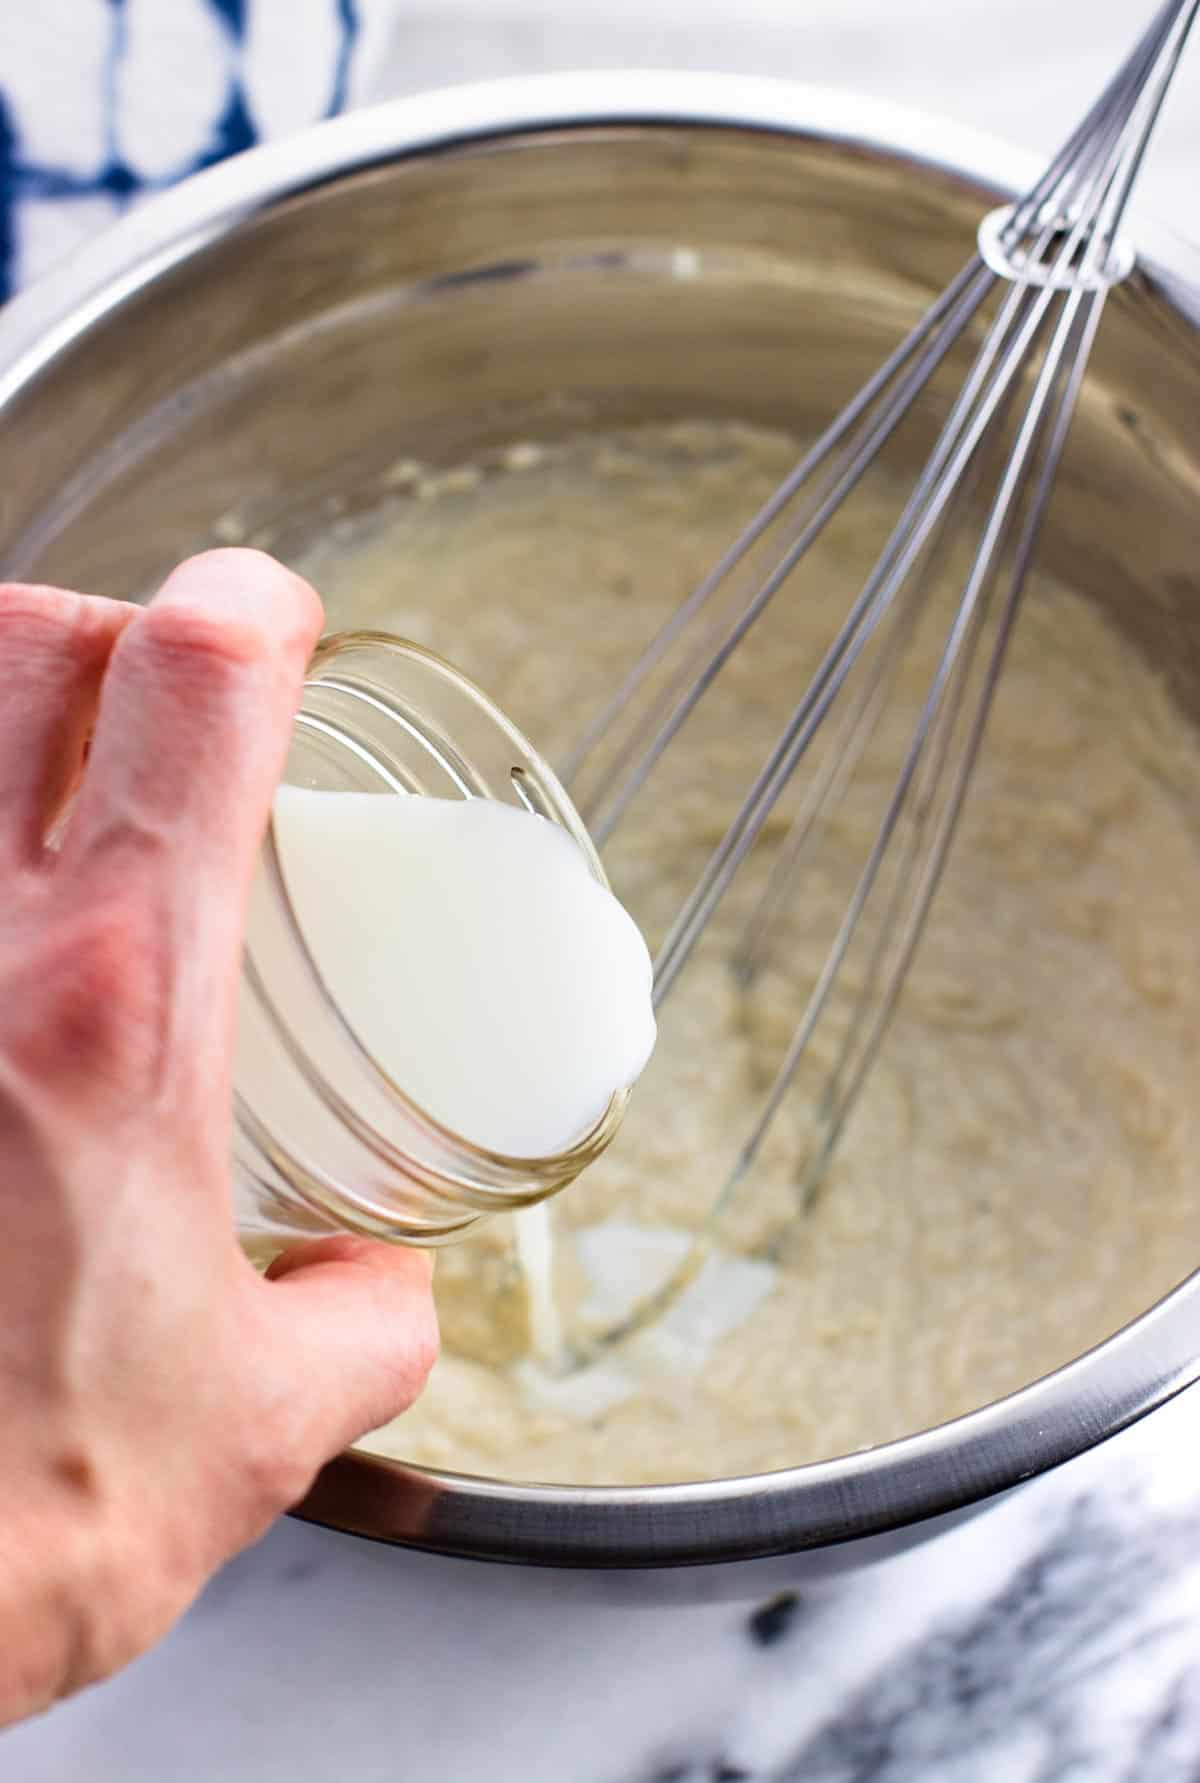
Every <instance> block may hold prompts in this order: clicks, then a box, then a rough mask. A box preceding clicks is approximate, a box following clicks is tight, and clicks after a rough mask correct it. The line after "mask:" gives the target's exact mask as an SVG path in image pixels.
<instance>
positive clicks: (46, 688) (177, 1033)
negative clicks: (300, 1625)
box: [0, 551, 437, 1724]
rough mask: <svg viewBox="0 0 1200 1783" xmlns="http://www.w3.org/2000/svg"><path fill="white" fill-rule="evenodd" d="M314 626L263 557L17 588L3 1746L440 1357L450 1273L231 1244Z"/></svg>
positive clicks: (9, 597)
mask: <svg viewBox="0 0 1200 1783" xmlns="http://www.w3.org/2000/svg"><path fill="white" fill-rule="evenodd" d="M320 623H321V607H320V603H319V601H318V600H317V597H316V596H315V594H314V593H313V591H312V590H311V589H310V588H309V587H308V586H307V584H306V583H304V582H302V581H301V580H300V579H299V578H298V577H296V576H293V575H291V574H290V573H289V572H288V571H287V570H285V569H283V568H282V567H281V566H280V565H279V564H277V563H275V562H274V561H273V560H272V559H270V558H268V557H265V556H263V555H262V554H261V553H258V552H254V551H214V552H210V553H208V554H206V555H204V556H201V557H196V558H193V559H191V560H190V561H189V562H187V563H185V564H183V565H182V566H181V567H180V568H179V569H177V570H176V571H175V572H174V573H173V574H172V575H171V576H170V577H169V578H168V580H167V582H166V583H165V585H164V587H163V588H162V590H161V592H160V593H159V594H158V596H157V597H156V598H155V600H154V601H153V602H151V604H150V605H149V606H148V607H144V608H142V607H135V606H131V605H127V604H126V603H124V602H118V601H107V600H101V599H95V598H89V597H86V596H82V595H75V594H68V593H64V592H62V591H59V590H55V589H47V588H28V587H18V586H3V587H0V688H2V689H3V696H2V699H0V884H2V885H3V887H4V895H3V901H2V904H0V1220H2V1230H3V1242H2V1243H0V1724H3V1723H4V1722H6V1721H11V1720H13V1719H15V1718H17V1717H19V1716H21V1715H25V1714H29V1713H31V1712H32V1711H34V1710H35V1709H38V1708H41V1707H43V1706H45V1705H47V1704H48V1703H50V1702H51V1701H53V1700H54V1699H55V1698H56V1697H58V1696H60V1695H63V1694H65V1693H66V1692H68V1691H70V1690H73V1689H75V1688H77V1687H78V1686H80V1685H82V1684H85V1683H88V1682H90V1681H92V1680H95V1679H98V1678H101V1677H104V1676H106V1675H107V1674H108V1673H110V1672H111V1671H113V1670H114V1669H115V1668H116V1667H118V1666H120V1665H122V1664H124V1663H125V1662H126V1661H127V1660H129V1659H131V1658H132V1657H133V1656H134V1655H136V1654H137V1653H139V1652H141V1651H142V1650H143V1649H144V1648H145V1647H147V1646H148V1645H150V1644H151V1643H152V1642H153V1641H154V1640H155V1639H156V1638H157V1637H158V1636H159V1635H161V1634H162V1633H163V1632H164V1631H165V1630H166V1629H167V1628H168V1626H169V1625H170V1624H171V1623H172V1622H173V1621H174V1620H175V1618H176V1617H177V1616H178V1615H179V1614H180V1613H181V1612H182V1611H183V1609H184V1608H185V1607H186V1606H187V1604H188V1603H189V1602H190V1601H191V1600H192V1598H193V1597H194V1596H195V1595H196V1593H197V1592H198V1591H199V1589H200V1587H201V1586H202V1585H203V1584H204V1582H205V1580H206V1579H207V1578H208V1577H209V1575H210V1574H211V1573H212V1572H213V1571H214V1570H215V1569H216V1568H217V1567H218V1566H219V1565H220V1564H221V1562H222V1561H224V1560H225V1559H226V1558H227V1557H228V1556H229V1555H230V1554H232V1553H234V1552H235V1551H236V1550H237V1549H238V1548H240V1547H242V1546H243V1545H245V1544H246V1543H247V1542H249V1541H251V1540H253V1539H254V1538H255V1537H256V1536H258V1535H259V1534H260V1533H261V1532H262V1531H263V1530H264V1529H265V1528H266V1527H267V1525H268V1524H269V1523H270V1522H271V1520H272V1519H273V1518H274V1517H275V1516H276V1515H278V1514H279V1513H280V1512H281V1511H283V1510H285V1509H286V1508H287V1507H288V1506H289V1505H291V1504H293V1503H295V1502H296V1500H298V1499H299V1498H300V1497H302V1496H303V1494H304V1492H305V1491H306V1489H307V1487H308V1485H309V1483H310V1481H311V1480H312V1478H313V1476H314V1474H315V1473H316V1471H317V1469H318V1468H319V1467H320V1466H321V1465H322V1463H323V1462H324V1461H326V1460H327V1459H328V1458H329V1457H330V1456H331V1455H333V1454H335V1453H336V1452H337V1451H338V1450H339V1449H340V1448H342V1447H344V1446H345V1444H346V1443H348V1442H350V1441H352V1440H353V1439H354V1438H355V1437H357V1436H360V1435H362V1434H363V1433H364V1432H365V1431H366V1430H368V1429H371V1428H373V1427H374V1426H375V1425H377V1424H381V1423H383V1422H384V1421H385V1420H387V1419H388V1418H390V1417H393V1416H395V1415H396V1414H397V1413H398V1412H401V1411H403V1410H404V1409H406V1407H407V1406H408V1405H409V1404H411V1402H412V1400H413V1399H414V1398H415V1397H416V1395H417V1394H418V1392H419V1391H420V1389H421V1387H422V1385H423V1383H424V1380H425V1377H426V1375H427V1374H428V1371H429V1369H430V1367H431V1365H432V1362H433V1358H434V1355H435V1352H436V1347H437V1334H436V1321H435V1316H434V1312H433V1303H432V1298H431V1293H430V1275H431V1268H430V1261H429V1258H428V1256H427V1255H425V1254H423V1253H421V1252H418V1251H412V1250H405V1249H401V1248H397V1247H394V1246H385V1245H379V1244H373V1243H368V1242H366V1241H364V1240H359V1239H352V1238H348V1237H347V1238H331V1239H326V1240H319V1241H317V1242H314V1243H307V1244H303V1245H297V1246H295V1247H293V1248H292V1249H291V1250H290V1251H288V1252H286V1253H285V1254H284V1255H283V1256H282V1257H280V1258H279V1259H277V1261H276V1263H275V1264H274V1265H273V1266H272V1269H271V1271H270V1272H269V1277H268V1278H267V1279H263V1278H261V1277H260V1276H258V1275H257V1274H256V1273H255V1272H254V1270H253V1269H252V1268H251V1266H250V1265H249V1264H248V1263H247V1262H246V1260H245V1258H244V1257H243V1256H242V1254H241V1252H240V1250H239V1249H238V1246H237V1243H236V1240H235V1238H234V1233H233V1222H232V1209H231V1185H230V1165H229V1159H230V1146H231V1132H232V1115H231V1055H232V1044H233V1035H234V1026H235V1008H236V991H237V983H238V977H239V971H240V963H241V948H242V926H243V920H244V911H245V905H246V899H247V894H248V890H249V885H250V880H251V876H252V873H253V870H254V866H255V862H256V858H257V854H258V848H259V843H260V839H261V836H262V832H263V829H264V826H265V824H266V820H267V815H268V812H269V809H270V803H271V798H272V795H273V793H274V790H275V786H276V784H277V781H278V779H279V775H280V773H281V771H282V767H283V762H284V758H285V755H286V752H287V747H288V742H289V738H290V732H291V724H292V719H293V716H294V713H295V708H296V704H297V701H298V698H299V692H300V686H301V681H302V677H303V672H304V668H305V664H306V663H307V660H308V657H309V653H310V651H311V649H312V646H313V643H314V641H315V639H316V636H317V632H318V629H319V626H320ZM89 737H90V738H91V742H90V748H89V747H88V739H89ZM85 754H86V761H85V759H84V758H85ZM72 793H74V794H75V797H74V801H73V803H72V805H71V809H70V815H69V819H68V820H67V822H66V824H65V827H64V829H63V833H62V835H61V837H60V838H59V839H58V841H57V843H56V845H55V846H47V841H46V837H47V832H48V830H49V829H50V827H51V825H52V824H53V823H54V821H55V819H56V818H57V817H59V816H60V815H61V813H62V811H63V809H64V805H65V803H66V801H67V800H68V798H69V797H70V796H71V794H72Z"/></svg>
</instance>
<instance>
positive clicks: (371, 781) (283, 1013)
mask: <svg viewBox="0 0 1200 1783" xmlns="http://www.w3.org/2000/svg"><path fill="white" fill-rule="evenodd" d="M284 779H285V781H287V782H288V783H290V784H292V785H297V786H303V787H308V788H311V789H315V790H321V791H344V792H349V791H352V792H367V793H375V794H378V795H379V796H380V797H386V798H397V797H399V798H404V797H409V796H413V795H417V796H419V795H422V794H426V795H435V796H438V797H442V798H464V799H465V798H490V799H499V800H502V801H504V802H506V803H508V804H512V805H518V806H521V807H523V808H524V809H525V810H528V811H532V812H535V813H536V814H538V815H539V816H541V817H544V818H547V819H548V820H549V821H551V822H553V823H558V824H561V825H562V827H563V828H564V829H565V830H567V831H568V833H569V834H570V835H571V836H572V837H573V838H574V839H575V841H576V843H577V844H578V845H579V847H580V848H581V849H582V851H583V854H584V856H585V858H586V860H587V862H588V865H589V867H590V869H591V871H592V872H593V874H594V875H595V877H596V878H597V879H598V880H599V881H600V882H601V883H602V884H603V883H605V879H604V871H603V869H602V867H601V865H600V862H599V859H598V857H597V855H596V851H595V849H594V847H593V846H592V843H591V840H590V838H589V837H588V834H587V831H586V830H585V829H584V827H583V824H582V822H581V820H580V818H579V816H578V814H577V813H576V811H575V809H574V807H573V806H572V804H571V802H570V800H569V799H568V797H567V795H566V793H565V792H564V791H563V788H562V787H561V786H560V785H559V783H558V781H557V779H556V778H555V776H554V774H553V773H552V772H551V770H550V769H549V768H548V767H547V765H546V764H545V762H543V761H542V759H541V758H540V756H538V754H537V753H536V751H534V750H533V749H532V748H531V747H530V745H529V744H528V743H527V742H526V741H525V739H524V738H523V737H522V736H521V735H520V733H519V732H518V731H517V730H516V729H515V728H514V726H513V725H511V724H510V723H509V721H508V720H507V719H506V718H505V717H504V715H503V713H501V712H500V711H499V710H498V709H497V708H496V707H495V706H494V705H493V704H492V702H491V701H490V700H489V699H488V698H487V697H486V695H484V694H483V693H481V692H480V690H479V689H478V688H477V687H475V686H474V685H473V683H472V682H470V681H468V680H467V678H466V677H465V676H463V675H461V674H459V672H458V671H457V670H456V669H454V668H452V667H451V665H450V664H449V663H446V662H444V661H442V659H441V658H440V657H437V656H435V655H433V654H432V653H431V652H430V651H428V650H424V649H422V648H420V647H419V646H418V645H415V644H409V643H404V642H402V641H400V640H398V639H395V638H391V637H388V636H386V635H384V634H382V633H370V632H355V633H345V634H342V635H339V636H336V637H332V638H329V639H327V640H325V641H324V642H323V643H322V644H321V645H320V646H319V647H318V649H317V651H316V653H315V655H314V657H313V660H312V663H311V665H310V669H309V673H308V677H307V679H306V682H305V687H304V693H303V697H302V701H301V706H300V711H299V713H298V716H297V719H296V725H295V732H294V738H293V743H292V747H291V751H290V754H289V757H288V762H287V767H286V770H285V774H284ZM331 870H333V871H336V870H337V863H336V862H334V863H332V865H331ZM401 909H402V906H401ZM414 1019H415V1020H419V1019H420V1016H419V1014H418V1015H415V1016H414ZM628 1095H629V1092H628V1090H621V1091H619V1092H618V1093H617V1094H616V1095H614V1096H613V1098H612V1100H611V1102H610V1103H609V1106H608V1108H607V1109H606V1110H605V1113H604V1115H603V1116H602V1118H601V1119H600V1121H599V1122H598V1123H597V1124H596V1126H595V1127H593V1128H592V1130H591V1131H590V1132H588V1133H587V1134H585V1135H584V1137H583V1138H582V1139H580V1140H579V1141H578V1142H577V1143H576V1144H574V1145H572V1146H571V1147H570V1149H569V1150H567V1151H563V1152H561V1153H558V1154H557V1155H555V1156H553V1157H544V1158H514V1157H505V1156H502V1155H501V1154H499V1153H496V1152H490V1151H486V1150H483V1149H481V1148H480V1147H478V1146H475V1145H473V1144H471V1143H470V1142H469V1141H467V1140H465V1139H463V1138H462V1137H461V1136H460V1135H458V1134H456V1133H454V1132H451V1131H450V1130H449V1129H448V1128H446V1127H445V1126H443V1125H441V1124H440V1123H439V1122H438V1121H436V1120H434V1119H433V1118H432V1117H431V1116H430V1115H428V1114H426V1113H425V1112H424V1110H423V1109H421V1108H420V1107H418V1106H417V1104H416V1103H415V1102H413V1101H411V1100H410V1099H409V1097H408V1096H406V1095H405V1093H404V1090H403V1087H402V1086H401V1085H400V1084H397V1083H395V1082H393V1081H392V1079H391V1078H390V1077H389V1076H388V1073H387V1072H386V1070H385V1069H384V1068H383V1066H382V1065H381V1064H380V1063H379V1061H378V1059H376V1058H374V1057H373V1056H372V1054H371V1053H370V1051H369V1050H368V1048H367V1047H366V1046H364V1044H363V1043H362V1041H361V1040H360V1038H359V1037H358V1035H357V1034H356V1033H355V1031H354V1028H353V1025H352V1024H351V1023H350V1022H349V1021H348V1020H347V1018H346V1016H345V1014H344V1013H343V1011H342V1010H341V1009H340V1008H339V1006H338V1001H337V997H336V996H335V994H334V992H333V990H332V989H331V987H330V986H329V984H328V983H327V982H325V980H324V979H323V978H322V975H321V973H320V971H319V970H318V968H317V966H316V963H315V961H314V959H313V957H312V954H311V953H310V951H309V948H308V946H307V944H306V942H305V938H304V935H303V933H302V930H301V927H300V924H299V922H298V920H297V917H296V913H295V909H294V907H293V904H292V900H291V898H290V897H289V894H288V888H287V883H286V879H285V875H284V871H283V867H282V864H281V860H280V855H279V851H278V848H277V845H276V839H275V833H274V825H273V824H272V825H271V826H270V828H269V829H268V833H267V836H266V839H265V842H264V846H263V852H262V860H261V864H260V867H259V871H258V874H257V876H256V879H255V882H254V886H253V888H252V892H251V901H250V908H249V912H248V921H247V939H246V954H245V962H244V967H243V974H242V985H241V997H240V1006H239V1024H238V1037H237V1051H236V1060H235V1072H234V1175H235V1192H236V1214H237V1221H238V1229H239V1235H240V1237H241V1241H242V1245H243V1248H244V1249H245V1250H246V1251H247V1253H248V1254H249V1255H250V1256H252V1257H253V1258H254V1259H255V1260H256V1261H264V1260H266V1259H267V1258H269V1257H270V1256H271V1255H273V1254H274V1253H275V1252H276V1251H278V1250H279V1249H280V1248H281V1246H282V1245H284V1244H287V1243H290V1242H291V1241H293V1240H294V1239H296V1238H301V1237H312V1236H314V1235H320V1234H327V1233H330V1232H336V1231H352V1232H357V1233H363V1234H365V1235H367V1236H369V1237H372V1238H383V1239H393V1240H402V1241H404V1242H406V1243H409V1244H421V1245H435V1244H441V1243H444V1242H445V1241H446V1240H447V1239H449V1238H453V1237H455V1236H457V1235H458V1234H460V1233H462V1232H463V1231H464V1230H465V1229H466V1228H467V1227H468V1226H470V1225H472V1224H473V1223H474V1222H475V1221H476V1220H478V1219H479V1218H480V1217H481V1216H482V1215H484V1214H488V1213H495V1212H500V1211H507V1210H511V1209H516V1208H520V1207H528V1206H530V1205H532V1204H533V1203H534V1202H536V1201H541V1200H543V1199H544V1198H545V1197H546V1196H547V1195H553V1194H555V1193H556V1192H557V1191H558V1190H559V1189H562V1188H564V1187H565V1186H566V1185H567V1184H568V1183H569V1182H571V1181H573V1180H574V1178H575V1177H576V1176H578V1174H579V1172H580V1171H581V1170H583V1169H584V1168H585V1167H586V1166H587V1165H588V1164H590V1163H591V1162H592V1160H593V1159H594V1158H596V1157H597V1156H598V1155H599V1154H600V1152H602V1151H603V1150H604V1148H605V1146H607V1144H608V1143H609V1141H610V1140H611V1138H612V1136H613V1134H614V1133H615V1131H616V1129H617V1127H618V1125H619V1124H620V1121H621V1117H622V1115H623V1113H624V1110H625V1105H626V1102H627V1100H628Z"/></svg>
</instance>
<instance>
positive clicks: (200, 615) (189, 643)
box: [127, 601, 271, 687]
mask: <svg viewBox="0 0 1200 1783" xmlns="http://www.w3.org/2000/svg"><path fill="white" fill-rule="evenodd" d="M270 648H271V646H270V641H269V640H268V639H267V638H266V637H264V636H263V634H262V632H261V629H260V628H258V627H256V626H255V625H254V624H252V623H250V622H248V621H246V620H244V619H241V618H238V617H236V616H234V615H231V614H228V613H220V612H213V611H211V610H209V609H208V608H206V607H204V606H201V605H192V604H191V603H190V602H189V603H184V602H179V601H171V602H169V603H164V604H163V605H162V606H151V607H147V608H146V609H145V611H144V612H143V613H142V614H141V615H140V616H139V618H138V621H137V624H136V625H135V626H134V627H133V629H132V631H131V632H130V635H129V642H128V645H127V649H128V650H129V651H130V652H132V653H133V654H134V655H135V656H138V657H142V658H144V659H145V660H146V662H147V664H148V666H149V667H150V669H151V671H152V672H154V673H158V672H160V671H163V670H165V671H167V672H169V673H170V674H172V676H174V677H177V678H182V679H184V680H186V681H189V682H191V683H193V684H195V683H200V684H201V685H205V686H209V687H212V686H217V687H220V686H223V685H225V684H227V683H228V682H229V681H231V680H235V679H238V678H240V677H241V676H242V675H243V674H244V673H245V671H246V670H247V669H250V668H253V667H255V666H256V665H257V664H259V663H261V662H262V661H263V660H264V658H265V657H266V656H267V655H268V654H269V651H270Z"/></svg>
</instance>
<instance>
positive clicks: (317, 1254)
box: [261, 1235, 438, 1466]
mask: <svg viewBox="0 0 1200 1783" xmlns="http://www.w3.org/2000/svg"><path fill="white" fill-rule="evenodd" d="M261 1285H262V1286H263V1287H264V1288H265V1290H266V1293H267V1298H268V1304H269V1306H270V1310H271V1313H272V1315H273V1320H274V1323H275V1325H276V1329H277V1343H278V1354H279V1356H280V1358H281V1363H280V1369H279V1373H280V1374H281V1375H282V1377H283V1380H284V1383H285V1390H287V1391H288V1392H289V1397H290V1398H291V1399H292V1403H293V1404H294V1405H296V1406H297V1407H303V1413H302V1422H303V1425H304V1429H303V1442H304V1445H305V1446H306V1447H307V1448H308V1449H309V1452H310V1454H311V1455H312V1458H313V1464H314V1466H316V1465H319V1464H320V1463H321V1462H323V1461H325V1460H328V1459H329V1458H330V1457H331V1456H333V1455H335V1454H337V1453H338V1451H339V1450H340V1449H344V1448H345V1447H346V1445H347V1444H348V1443H352V1442H355V1441H357V1439H358V1438H359V1437H360V1436H364V1435H365V1434H366V1432H367V1431H368V1430H374V1429H376V1428H377V1426H378V1425H380V1424H386V1423H387V1422H388V1420H389V1419H390V1418H395V1417H398V1416H399V1414H400V1413H401V1412H404V1411H407V1410H408V1408H409V1406H410V1405H411V1404H412V1403H413V1401H414V1399H416V1398H417V1396H418V1394H419V1393H420V1392H421V1389H422V1388H423V1387H424V1385H425V1382H426V1380H427V1379H428V1376H429V1372H430V1370H431V1368H432V1367H433V1364H434V1362H435V1361H436V1359H437V1353H438V1327H437V1312H436V1310H435V1308H434V1304H433V1258H432V1256H431V1255H430V1253H429V1252H428V1251H421V1250H413V1249H410V1248H408V1247H407V1246H404V1245H396V1244H380V1243H376V1242H374V1241H372V1240H370V1239H366V1238H355V1237H352V1236H349V1235H345V1236H338V1237H334V1238H319V1239H315V1240H310V1241H306V1242H304V1243H302V1244H295V1245H291V1246H290V1247H289V1248H288V1249H287V1250H286V1251H283V1252H281V1254H280V1255H279V1256H278V1257H276V1258H275V1260H274V1262H273V1263H272V1264H271V1266H270V1268H269V1269H268V1270H267V1273H266V1277H265V1279H264V1281H263V1283H262V1284H261ZM276 1378H278V1376H277V1377H276Z"/></svg>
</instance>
